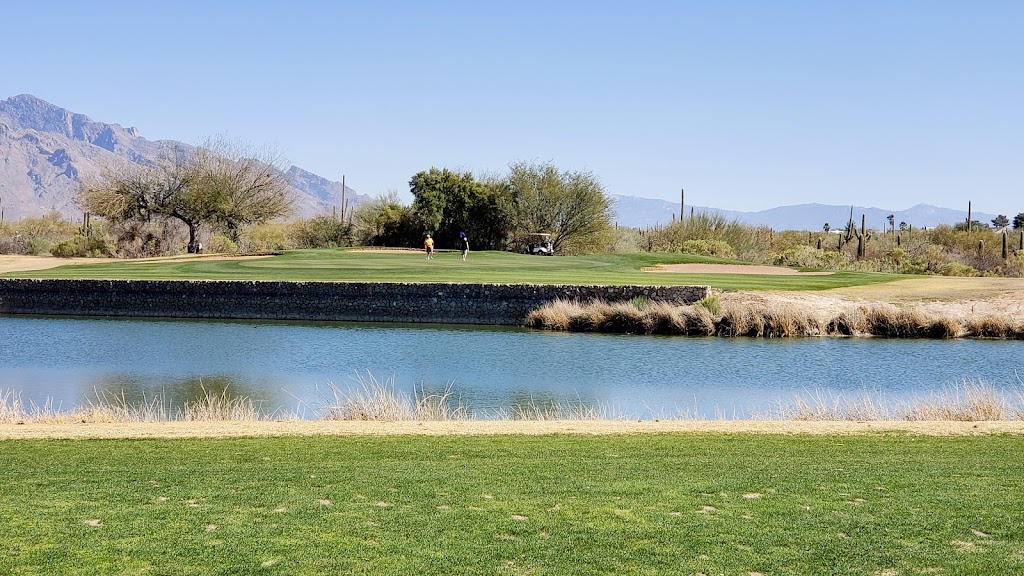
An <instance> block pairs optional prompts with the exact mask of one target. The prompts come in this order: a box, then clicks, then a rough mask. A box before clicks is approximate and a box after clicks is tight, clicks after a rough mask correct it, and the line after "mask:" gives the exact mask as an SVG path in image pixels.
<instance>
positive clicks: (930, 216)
mask: <svg viewBox="0 0 1024 576" xmlns="http://www.w3.org/2000/svg"><path fill="white" fill-rule="evenodd" d="M612 199H613V201H614V204H615V210H616V215H617V221H618V223H619V224H620V225H623V226H633V227H640V228H647V227H655V226H662V225H665V224H669V223H671V222H672V218H673V217H676V218H678V216H679V204H678V203H674V202H669V201H667V200H658V199H651V198H641V197H639V196H623V195H614V196H613V197H612ZM691 209H692V210H694V211H696V212H711V213H716V214H721V215H723V216H725V217H726V218H728V219H729V220H738V221H739V222H741V223H743V224H749V225H751V226H767V227H769V228H773V229H775V230H821V229H822V228H823V227H824V225H825V224H826V223H828V224H829V227H830V228H833V229H836V228H843V227H845V226H846V223H847V222H848V221H849V219H850V210H851V206H850V205H838V204H820V203H816V202H814V203H805V204H794V205H789V206H777V207H775V208H768V209H766V210H759V211H756V212H743V211H738V210H722V209H719V208H712V207H707V206H687V207H686V211H687V216H689V212H690V211H691ZM852 210H853V219H854V222H855V223H856V224H857V225H858V226H859V225H860V220H861V215H862V214H863V215H864V217H865V219H866V221H867V226H868V227H869V228H872V229H881V228H882V227H883V226H885V227H888V225H889V220H888V218H887V217H888V216H889V215H890V214H892V215H893V221H894V223H895V225H896V226H897V227H899V225H900V223H901V222H906V223H907V224H908V225H910V226H913V227H915V228H921V227H928V228H931V227H934V226H938V225H940V224H949V225H954V224H957V223H959V222H964V221H966V220H967V211H966V210H954V209H952V208H942V207H939V206H932V205H930V204H925V203H918V204H915V205H914V206H911V207H910V208H907V209H905V210H892V209H887V208H876V207H864V206H852ZM1009 216H1010V217H1011V218H1012V215H1009ZM995 217H996V215H995V214H988V213H985V212H975V211H972V213H971V219H972V220H978V221H980V222H983V223H985V224H989V223H990V222H991V220H992V219H993V218H995Z"/></svg>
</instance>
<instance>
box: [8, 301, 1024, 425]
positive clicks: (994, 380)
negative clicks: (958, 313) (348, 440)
mask: <svg viewBox="0 0 1024 576" xmlns="http://www.w3.org/2000/svg"><path fill="white" fill-rule="evenodd" d="M367 371H369V372H370V373H372V374H373V375H374V376H376V377H377V378H391V377H394V379H395V383H396V387H397V388H399V389H401V390H405V391H411V390H412V389H413V387H414V386H423V387H425V388H426V389H428V390H433V389H444V388H445V387H446V386H449V385H450V387H451V390H452V392H453V393H454V395H455V396H457V397H459V398H460V399H461V400H462V402H463V403H466V404H468V405H469V406H470V407H471V408H472V409H474V410H475V411H477V412H478V413H479V414H480V415H484V416H486V415H487V414H493V413H494V411H497V410H503V409H504V410H507V409H508V408H509V407H510V406H513V405H515V404H517V403H522V402H524V401H530V400H531V399H533V400H534V401H537V402H544V401H558V402H578V401H582V402H584V403H586V404H589V405H598V404H600V405H603V406H606V407H608V408H610V409H611V410H613V411H614V412H616V413H620V414H625V415H628V416H631V417H637V418H653V417H658V416H673V415H679V414H681V413H689V414H699V415H703V416H715V415H719V414H720V415H724V416H727V417H749V416H751V415H756V414H758V413H763V412H765V411H766V410H769V409H771V408H772V407H775V406H777V405H778V404H779V403H780V402H782V403H788V402H789V400H790V399H791V398H792V397H793V395H795V394H801V393H802V394H807V393H810V392H813V391H816V390H820V391H824V392H826V393H832V394H846V395H858V394H860V393H861V392H862V391H865V390H867V391H872V392H875V393H877V394H879V395H881V396H883V397H885V398H888V399H899V398H903V397H906V396H908V395H915V394H922V393H928V392H930V391H941V390H943V389H949V388H950V387H952V386H955V385H956V384H957V383H959V382H962V381H963V380H964V379H974V380H977V379H983V380H985V381H987V382H988V383H990V384H992V385H994V386H996V387H999V388H1003V389H1006V390H1019V389H1020V386H1021V385H1020V381H1019V380H1018V377H1017V374H1018V373H1019V374H1021V376H1022V377H1024V342H1019V341H1017V342H1005V341H975V340H959V341H936V340H878V339H848V340H846V339H825V338H822V339H818V338H808V339H777V340H755V339H745V338H735V339H727V338H683V337H658V336H628V335H597V334H564V333H551V332H540V331H529V330H525V329H488V328H476V327H464V326H437V325H430V326H426V325H414V326H409V325H371V324H345V323H320V324H316V323H284V322H258V321H241V322H234V321H223V322H222V321H217V322H206V321H180V320H137V319H78V318H73V319H72V318H48V317H0V391H3V390H14V391H18V392H20V393H21V396H22V399H23V400H26V401H27V400H32V401H34V402H36V403H42V402H45V401H46V400H47V399H51V400H53V401H54V402H56V403H57V404H59V405H60V406H61V407H62V408H70V407H73V406H76V405H79V404H82V403H84V402H88V400H89V399H90V398H95V397H96V394H97V392H98V391H103V390H105V391H110V392H115V393H117V394H122V393H123V394H124V395H125V396H126V397H127V398H128V399H139V398H141V397H142V396H143V394H145V395H146V397H153V396H154V395H155V394H159V393H163V394H164V395H166V396H167V397H168V398H169V399H171V401H172V402H181V401H183V400H184V399H186V398H191V397H194V396H195V395H196V394H198V393H199V391H200V390H201V388H200V386H201V385H202V386H205V387H206V388H207V389H212V390H214V391H219V390H222V389H223V388H225V387H227V389H228V391H229V392H230V393H232V394H241V395H246V396H250V397H253V398H255V399H256V400H258V401H259V402H261V405H262V406H263V407H264V408H265V409H267V410H270V411H273V410H285V411H296V410H298V411H299V412H300V413H303V414H304V415H306V416H308V417H314V416H315V409H316V407H317V406H320V405H322V404H323V402H324V401H325V400H327V399H330V398H331V396H332V395H331V393H330V391H329V388H330V385H331V384H332V383H333V384H334V385H336V386H338V387H339V388H342V389H348V388H350V387H352V386H353V385H355V383H356V381H355V377H354V376H355V374H357V373H361V374H366V373H367Z"/></svg>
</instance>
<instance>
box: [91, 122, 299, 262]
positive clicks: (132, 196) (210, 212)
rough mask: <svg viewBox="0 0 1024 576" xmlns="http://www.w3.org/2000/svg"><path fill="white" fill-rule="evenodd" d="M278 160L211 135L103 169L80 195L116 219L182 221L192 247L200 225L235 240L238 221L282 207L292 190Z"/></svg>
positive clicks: (263, 217) (261, 217)
mask: <svg viewBox="0 0 1024 576" xmlns="http://www.w3.org/2000/svg"><path fill="white" fill-rule="evenodd" d="M280 164H281V161H280V158H279V157H278V156H276V155H274V154H273V153H271V152H269V151H268V150H254V149H252V148H250V147H248V146H244V145H238V144H232V143H229V142H226V141H223V140H212V141H208V142H206V143H205V144H204V145H202V146H200V147H198V148H179V147H175V148H172V149H170V150H168V151H167V153H166V154H164V155H163V156H161V158H160V159H159V160H158V161H156V162H155V163H153V164H148V165H143V164H132V165H130V166H128V167H122V168H118V169H117V170H109V171H108V172H107V173H105V174H104V175H103V177H101V178H100V179H98V180H96V181H94V182H91V183H88V184H87V185H86V186H85V187H83V188H82V190H81V193H80V200H81V204H82V206H83V207H84V208H85V209H86V210H87V211H89V212H91V213H94V214H97V215H99V216H102V217H103V218H105V219H106V220H108V221H109V222H111V223H114V224H125V223H128V224H140V223H148V222H151V221H153V220H177V221H179V222H181V223H182V224H184V225H185V226H186V227H187V228H188V245H187V249H188V252H190V253H191V252H196V251H198V249H199V230H200V227H201V226H204V225H205V226H210V227H211V228H214V229H216V230H218V231H220V232H222V233H223V234H224V235H225V236H226V237H227V238H229V239H231V240H232V241H234V242H237V241H238V237H239V234H240V232H241V230H242V228H243V227H244V226H247V225H250V224H256V223H260V222H265V221H267V220H272V219H274V218H278V217H281V216H285V215H287V214H288V213H289V211H290V209H291V205H292V201H293V198H292V197H291V187H290V186H289V183H288V179H287V177H286V176H285V174H284V172H283V171H282V169H281V166H280ZM123 229H124V230H127V231H131V230H133V229H134V228H132V227H131V226H127V227H124V228H123Z"/></svg>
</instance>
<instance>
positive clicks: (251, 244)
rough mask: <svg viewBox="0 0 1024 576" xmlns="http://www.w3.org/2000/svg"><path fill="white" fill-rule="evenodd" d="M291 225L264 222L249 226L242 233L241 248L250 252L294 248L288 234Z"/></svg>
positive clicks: (278, 250)
mask: <svg viewBox="0 0 1024 576" xmlns="http://www.w3.org/2000/svg"><path fill="white" fill-rule="evenodd" d="M290 233H291V226H290V225H288V224H284V223H281V222H264V223H262V224H257V225H256V226H253V227H252V228H249V229H248V230H246V231H245V233H244V234H243V235H242V242H241V244H242V249H243V250H244V251H246V252H250V253H266V252H280V251H281V250H288V249H289V248H294V245H293V244H292V241H291V240H290V238H289V236H290Z"/></svg>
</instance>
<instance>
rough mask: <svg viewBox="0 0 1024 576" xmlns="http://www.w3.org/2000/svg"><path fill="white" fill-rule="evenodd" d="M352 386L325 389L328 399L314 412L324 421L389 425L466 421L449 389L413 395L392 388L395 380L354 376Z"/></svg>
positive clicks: (463, 410) (465, 410) (466, 414)
mask: <svg viewBox="0 0 1024 576" xmlns="http://www.w3.org/2000/svg"><path fill="white" fill-rule="evenodd" d="M354 384H355V385H354V386H350V387H348V388H341V387H339V386H337V385H335V384H334V383H331V384H329V385H328V394H329V397H327V398H326V399H325V400H324V401H323V402H322V403H321V405H320V406H319V408H318V409H317V410H316V411H317V413H318V414H319V416H320V418H321V419H323V420H361V421H373V422H392V421H399V420H435V421H436V420H465V419H468V418H469V407H468V406H466V405H464V404H462V403H461V402H459V401H457V399H455V398H453V396H452V390H451V385H450V384H449V386H448V387H447V388H445V390H443V391H441V392H429V391H427V390H425V389H423V388H417V389H414V390H413V393H412V395H409V394H407V393H405V392H402V391H400V390H397V389H396V388H395V378H394V376H392V377H391V378H386V379H379V378H377V377H376V376H374V375H373V374H371V373H369V372H367V374H366V376H363V375H361V374H356V376H355V379H354Z"/></svg>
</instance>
